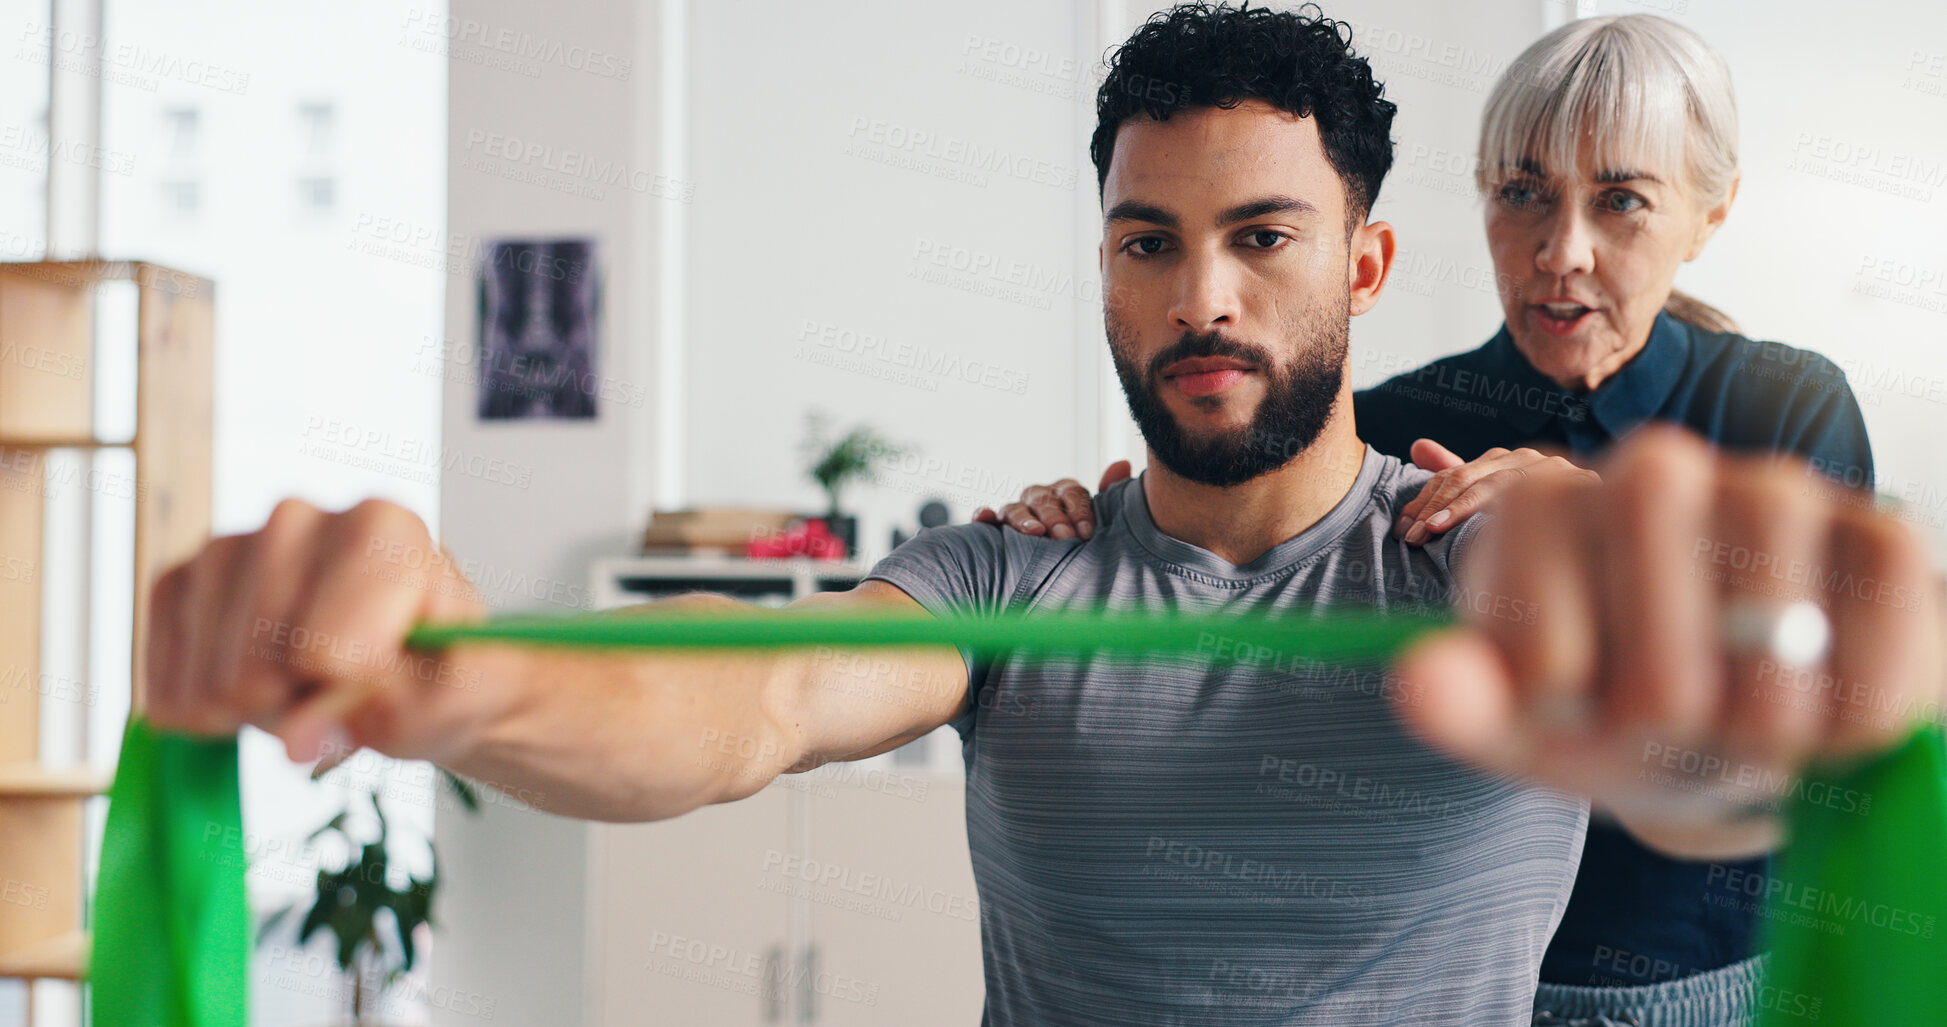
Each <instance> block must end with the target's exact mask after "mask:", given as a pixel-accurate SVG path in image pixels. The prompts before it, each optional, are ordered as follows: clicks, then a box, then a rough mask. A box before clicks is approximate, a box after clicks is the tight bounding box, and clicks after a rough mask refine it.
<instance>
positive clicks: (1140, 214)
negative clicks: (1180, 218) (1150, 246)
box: [1102, 200, 1178, 228]
mask: <svg viewBox="0 0 1947 1027" xmlns="http://www.w3.org/2000/svg"><path fill="white" fill-rule="evenodd" d="M1102 220H1103V221H1105V222H1108V223H1109V224H1114V223H1115V222H1117V221H1147V222H1149V223H1150V224H1152V225H1162V226H1163V227H1164V228H1176V227H1177V226H1178V222H1177V220H1176V215H1175V214H1172V213H1170V212H1169V211H1167V210H1164V209H1163V208H1161V207H1158V206H1157V205H1155V204H1153V203H1143V202H1141V201H1140V200H1124V201H1122V202H1121V203H1118V204H1116V205H1115V206H1113V207H1110V208H1109V212H1108V213H1107V214H1104V215H1102Z"/></svg>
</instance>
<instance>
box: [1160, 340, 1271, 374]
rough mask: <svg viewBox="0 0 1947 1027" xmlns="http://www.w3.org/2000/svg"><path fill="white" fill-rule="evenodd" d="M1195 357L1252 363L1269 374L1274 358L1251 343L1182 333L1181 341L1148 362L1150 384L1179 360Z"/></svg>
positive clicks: (1171, 344)
mask: <svg viewBox="0 0 1947 1027" xmlns="http://www.w3.org/2000/svg"><path fill="white" fill-rule="evenodd" d="M1193 357H1232V358H1234V359H1237V360H1245V361H1249V362H1250V363H1251V364H1253V365H1255V366H1256V367H1258V368H1259V369H1262V370H1269V369H1270V368H1271V366H1272V362H1271V355H1270V354H1269V353H1266V352H1265V351H1264V350H1263V349H1261V348H1259V347H1257V346H1253V345H1251V344H1250V343H1248V342H1238V341H1237V340H1235V339H1227V338H1225V337H1224V336H1222V335H1220V334H1218V333H1216V332H1202V333H1194V334H1193V333H1190V332H1185V333H1183V336H1182V338H1179V339H1177V340H1176V341H1175V342H1172V343H1170V344H1169V345H1168V346H1166V347H1164V348H1163V351H1162V352H1160V353H1158V354H1156V355H1155V356H1153V357H1150V358H1149V369H1148V375H1149V380H1150V383H1151V384H1154V383H1155V382H1157V381H1158V380H1160V379H1161V378H1162V376H1163V368H1165V367H1168V366H1170V365H1171V364H1174V363H1176V362H1177V361H1179V360H1189V359H1191V358H1193Z"/></svg>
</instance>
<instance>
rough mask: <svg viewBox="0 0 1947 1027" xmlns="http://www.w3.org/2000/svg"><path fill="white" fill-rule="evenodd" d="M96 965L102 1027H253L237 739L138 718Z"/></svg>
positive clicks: (126, 762)
mask: <svg viewBox="0 0 1947 1027" xmlns="http://www.w3.org/2000/svg"><path fill="white" fill-rule="evenodd" d="M108 796H109V797H108V823H107V827H106V828H105V829H104V831H103V834H102V840H101V870H100V875H99V878H98V879H97V881H96V883H95V904H94V910H93V920H94V923H93V931H94V943H93V944H94V950H93V952H92V954H91V955H90V957H89V960H88V977H89V981H90V987H91V989H92V992H93V1005H94V1016H93V1022H94V1023H97V1024H101V1025H102V1027H243V1025H244V1023H245V1022H246V1021H247V1020H248V1019H249V1001H248V990H247V987H248V983H249V979H250V946H251V938H252V936H253V932H252V930H251V921H250V909H249V904H248V902H247V901H246V900H245V896H244V871H245V870H246V869H247V867H246V866H245V864H244V847H243V812H242V808H241V803H240V802H239V795H238V790H237V740H236V739H235V738H234V737H232V738H226V739H223V740H220V741H212V740H209V739H202V738H189V737H185V736H181V735H175V734H165V733H159V732H156V731H154V730H152V729H150V727H149V725H148V724H147V723H146V722H145V721H143V720H141V719H139V718H137V719H133V720H130V721H129V724H128V730H127V732H126V733H125V734H124V735H123V736H122V755H121V761H120V762H119V763H117V764H116V766H115V784H114V787H113V788H112V789H111V790H110V792H109V793H108Z"/></svg>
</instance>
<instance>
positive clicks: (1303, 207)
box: [1217, 196, 1318, 225]
mask: <svg viewBox="0 0 1947 1027" xmlns="http://www.w3.org/2000/svg"><path fill="white" fill-rule="evenodd" d="M1272 214H1297V215H1300V216H1303V217H1317V216H1318V208H1317V207H1314V206H1312V205H1311V204H1309V203H1306V202H1305V201H1304V200H1301V199H1298V198H1297V197H1295V196H1266V197H1265V198H1264V199H1261V200H1252V201H1251V202H1249V203H1240V204H1238V205H1237V206H1235V207H1232V208H1230V209H1229V210H1226V211H1224V212H1223V213H1222V214H1219V215H1217V223H1218V224H1219V225H1234V224H1236V223H1238V222H1239V221H1255V220H1257V219H1258V218H1261V217H1269V216H1271V215H1272Z"/></svg>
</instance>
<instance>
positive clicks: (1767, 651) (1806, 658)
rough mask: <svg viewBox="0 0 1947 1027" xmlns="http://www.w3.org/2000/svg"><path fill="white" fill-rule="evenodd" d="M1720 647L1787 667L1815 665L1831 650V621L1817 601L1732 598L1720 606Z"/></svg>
mask: <svg viewBox="0 0 1947 1027" xmlns="http://www.w3.org/2000/svg"><path fill="white" fill-rule="evenodd" d="M1724 647H1725V648H1726V649H1728V650H1730V652H1731V653H1732V654H1734V655H1738V656H1758V657H1764V658H1766V659H1770V660H1772V661H1774V662H1776V663H1779V664H1783V665H1786V666H1791V667H1816V666H1818V665H1819V664H1821V663H1823V662H1825V657H1826V654H1827V653H1829V652H1830V651H1831V649H1832V621H1831V619H1830V618H1828V617H1826V615H1825V611H1824V610H1823V609H1820V608H1819V605H1818V604H1817V603H1814V602H1812V601H1810V600H1808V599H1800V600H1797V601H1795V602H1790V603H1778V602H1766V601H1762V600H1758V599H1749V598H1738V599H1732V600H1731V601H1730V603H1729V604H1728V605H1727V606H1725V608H1724Z"/></svg>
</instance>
